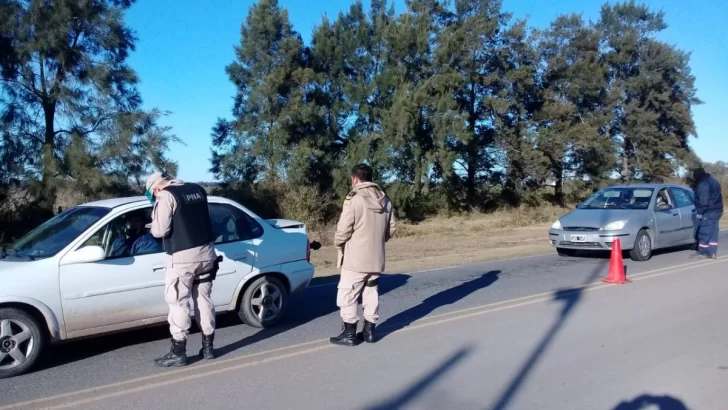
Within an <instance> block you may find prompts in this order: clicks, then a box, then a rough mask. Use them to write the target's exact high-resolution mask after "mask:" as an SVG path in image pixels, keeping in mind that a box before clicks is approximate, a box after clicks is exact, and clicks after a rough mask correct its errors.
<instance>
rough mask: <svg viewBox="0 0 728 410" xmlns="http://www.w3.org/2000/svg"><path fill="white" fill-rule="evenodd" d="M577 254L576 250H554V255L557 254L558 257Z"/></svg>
mask: <svg viewBox="0 0 728 410" xmlns="http://www.w3.org/2000/svg"><path fill="white" fill-rule="evenodd" d="M577 252H578V251H577V250H576V249H564V248H556V253H557V254H559V256H576V253H577Z"/></svg>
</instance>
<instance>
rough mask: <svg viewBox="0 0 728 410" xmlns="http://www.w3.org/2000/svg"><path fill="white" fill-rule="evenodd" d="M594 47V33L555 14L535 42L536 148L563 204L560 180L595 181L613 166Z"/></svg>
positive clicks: (602, 69)
mask: <svg viewBox="0 0 728 410" xmlns="http://www.w3.org/2000/svg"><path fill="white" fill-rule="evenodd" d="M599 46H600V38H599V33H598V32H597V31H596V30H595V29H594V28H593V27H589V26H586V25H585V24H584V22H583V20H582V19H581V16H579V15H576V14H572V15H562V16H559V17H558V18H557V19H556V20H555V21H554V22H552V23H551V27H550V28H549V29H548V30H546V31H545V32H544V33H543V34H542V36H541V42H540V44H539V49H540V52H541V60H542V63H543V65H544V67H545V69H544V71H543V73H542V75H541V93H540V94H541V95H540V98H541V100H542V102H541V103H542V104H543V105H542V106H541V108H540V110H539V112H538V113H537V116H536V118H537V121H538V123H539V128H538V137H537V144H538V147H539V151H541V152H542V153H543V154H544V155H545V157H546V158H547V160H548V168H549V171H550V173H551V175H552V177H553V178H554V180H555V181H556V188H555V197H556V198H555V199H556V201H557V203H559V204H562V205H563V204H564V201H565V198H564V191H563V186H564V179H565V178H567V177H570V178H581V177H585V176H587V177H589V178H590V179H592V180H600V179H601V178H602V177H604V174H605V173H607V172H608V171H609V170H610V168H611V167H612V166H613V162H614V158H613V154H612V153H613V152H614V150H613V147H612V146H611V141H610V139H609V137H608V136H607V135H606V127H607V120H608V118H607V111H608V107H607V103H608V100H607V91H606V86H607V83H606V79H607V67H606V64H604V62H603V59H602V55H601V52H600V49H599Z"/></svg>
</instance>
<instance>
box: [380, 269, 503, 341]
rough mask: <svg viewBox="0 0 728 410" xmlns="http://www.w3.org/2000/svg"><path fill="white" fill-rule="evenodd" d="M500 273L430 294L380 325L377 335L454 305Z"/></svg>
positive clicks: (493, 273) (490, 274)
mask: <svg viewBox="0 0 728 410" xmlns="http://www.w3.org/2000/svg"><path fill="white" fill-rule="evenodd" d="M500 273H501V271H499V270H494V271H490V272H487V273H484V274H482V275H481V276H479V277H477V278H476V279H473V280H470V281H468V282H463V283H461V284H460V285H458V286H455V287H452V288H450V289H446V290H444V291H442V292H440V293H437V294H435V295H432V296H430V297H429V298H427V299H425V300H423V301H422V303H420V304H419V305H417V306H415V307H412V308H409V309H407V310H405V311H403V312H401V313H398V314H396V315H394V316H392V317H391V318H389V319H387V320H386V321H385V322H383V323H382V324H381V325H380V326H379V327H378V329H379V330H380V331H379V334H378V336H377V337H378V338H379V339H382V338H384V337H386V336H387V335H389V334H391V333H394V332H396V331H398V330H401V329H404V328H405V327H407V326H409V325H411V324H412V323H413V322H415V321H417V320H420V319H422V318H424V317H425V316H427V315H429V314H430V313H432V312H433V311H434V310H435V309H437V308H440V307H442V306H446V305H452V304H454V303H456V302H458V301H460V300H461V299H463V298H464V297H466V296H468V295H469V294H471V293H473V292H475V291H477V290H480V289H484V288H487V287H488V286H490V285H492V284H493V283H494V282H495V281H497V280H498V275H500Z"/></svg>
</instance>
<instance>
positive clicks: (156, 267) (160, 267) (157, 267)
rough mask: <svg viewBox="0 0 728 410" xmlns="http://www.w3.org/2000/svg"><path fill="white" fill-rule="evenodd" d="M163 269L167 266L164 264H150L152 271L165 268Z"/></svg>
mask: <svg viewBox="0 0 728 410" xmlns="http://www.w3.org/2000/svg"><path fill="white" fill-rule="evenodd" d="M165 269H167V268H166V267H165V266H164V265H157V266H152V270H153V271H154V272H157V271H160V270H165Z"/></svg>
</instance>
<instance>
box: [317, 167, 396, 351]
mask: <svg viewBox="0 0 728 410" xmlns="http://www.w3.org/2000/svg"><path fill="white" fill-rule="evenodd" d="M351 184H352V186H353V187H354V188H353V190H352V191H351V192H350V193H349V195H347V196H346V199H345V200H344V207H343V210H342V212H341V218H340V219H339V222H338V224H337V226H336V235H335V237H334V246H336V247H337V248H338V249H339V255H340V258H341V257H342V256H343V261H342V260H341V259H340V260H339V261H338V262H337V267H338V266H340V267H341V279H340V280H339V285H338V294H337V297H336V304H337V305H338V306H339V308H340V310H341V319H342V321H343V322H344V323H343V332H342V333H341V334H340V335H339V336H336V337H332V338H331V339H330V340H331V343H333V344H337V345H343V346H356V345H358V344H359V342H360V339H363V340H364V341H366V342H368V343H372V342H373V341H374V328H375V327H376V324H377V321H378V320H379V293H378V292H377V281H378V279H379V275H380V274H381V273H383V272H384V259H385V252H384V244H385V242H387V241H388V240H389V239H390V238H391V237H392V236H393V235H394V232H395V229H396V228H395V221H394V215H393V212H392V202H391V201H390V200H389V198H387V195H386V194H385V193H384V191H383V190H382V188H380V187H379V185H377V184H375V183H373V182H372V169H371V168H370V167H369V166H367V165H364V164H360V165H357V166H355V167H354V168H353V169H352V171H351ZM360 295H361V297H362V307H363V308H364V326H363V329H362V333H361V335H359V336H358V335H357V333H356V330H357V324H358V322H359V314H358V311H357V307H358V306H357V300H358V298H359V296H360Z"/></svg>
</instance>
